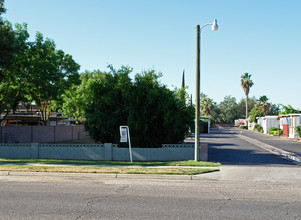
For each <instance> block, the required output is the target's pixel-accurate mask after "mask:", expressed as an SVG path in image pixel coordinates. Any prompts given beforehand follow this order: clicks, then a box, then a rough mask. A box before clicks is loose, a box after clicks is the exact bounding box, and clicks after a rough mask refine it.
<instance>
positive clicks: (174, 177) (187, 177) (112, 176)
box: [0, 171, 204, 180]
mask: <svg viewBox="0 0 301 220" xmlns="http://www.w3.org/2000/svg"><path fill="white" fill-rule="evenodd" d="M0 176H23V177H25V176H27V177H30V176H47V177H87V176H88V177H90V178H91V177H93V178H100V179H102V178H105V179H161V180H202V179H204V178H203V177H202V174H198V175H158V174H103V173H50V172H16V171H0Z"/></svg>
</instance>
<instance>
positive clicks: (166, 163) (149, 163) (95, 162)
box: [0, 158, 221, 167]
mask: <svg viewBox="0 0 301 220" xmlns="http://www.w3.org/2000/svg"><path fill="white" fill-rule="evenodd" d="M0 163H24V164H26V163H39V164H82V165H120V166H200V167H218V166H221V164H220V163H213V162H204V161H194V160H184V161H142V162H133V163H131V162H127V161H100V160H57V159H4V158H1V159H0Z"/></svg>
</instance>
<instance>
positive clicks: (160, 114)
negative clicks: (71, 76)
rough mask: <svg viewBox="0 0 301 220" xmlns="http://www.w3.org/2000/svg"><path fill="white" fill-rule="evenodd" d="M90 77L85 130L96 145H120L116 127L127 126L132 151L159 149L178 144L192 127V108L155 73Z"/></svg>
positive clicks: (124, 69)
mask: <svg viewBox="0 0 301 220" xmlns="http://www.w3.org/2000/svg"><path fill="white" fill-rule="evenodd" d="M109 68H110V70H111V71H110V72H109V73H106V72H104V73H101V72H98V73H97V74H92V78H91V79H90V81H91V82H90V83H89V85H88V86H87V87H86V90H87V91H89V93H90V101H88V104H87V105H86V107H85V113H86V122H85V127H86V129H87V130H88V132H89V134H90V136H91V137H93V138H94V139H95V140H96V141H99V142H113V143H119V126H120V125H128V126H129V127H130V132H131V141H132V144H133V146H135V147H161V145H162V144H163V143H180V142H181V141H183V139H184V135H185V134H186V132H187V131H188V128H189V124H191V123H193V118H194V108H193V107H191V106H186V104H185V102H183V101H181V100H180V99H179V98H178V97H177V96H176V94H175V92H173V91H170V90H169V89H167V88H166V86H165V85H162V84H161V83H160V82H159V77H160V76H161V73H157V72H156V71H154V70H150V71H143V72H142V73H141V74H136V76H135V79H134V81H132V80H131V79H130V78H129V73H130V72H131V71H132V68H129V67H122V68H121V69H119V70H115V69H113V67H112V66H109Z"/></svg>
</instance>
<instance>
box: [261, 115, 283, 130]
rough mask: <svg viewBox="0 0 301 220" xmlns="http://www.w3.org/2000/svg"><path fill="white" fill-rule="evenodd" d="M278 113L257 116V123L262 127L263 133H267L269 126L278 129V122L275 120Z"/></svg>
mask: <svg viewBox="0 0 301 220" xmlns="http://www.w3.org/2000/svg"><path fill="white" fill-rule="evenodd" d="M277 118H278V115H267V116H264V117H257V118H256V119H257V124H259V125H260V126H261V127H262V128H263V133H264V134H268V133H269V130H270V128H271V127H276V128H279V129H280V123H279V121H278V120H277Z"/></svg>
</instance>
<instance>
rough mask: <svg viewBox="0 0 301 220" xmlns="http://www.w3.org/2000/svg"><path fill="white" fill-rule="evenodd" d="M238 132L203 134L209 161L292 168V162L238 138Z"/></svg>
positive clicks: (223, 131) (214, 131) (225, 163)
mask: <svg viewBox="0 0 301 220" xmlns="http://www.w3.org/2000/svg"><path fill="white" fill-rule="evenodd" d="M235 131H236V130H233V129H224V130H222V131H218V130H213V131H212V133H211V134H201V142H204V143H208V160H209V161H213V162H220V163H222V164H223V165H255V166H292V165H294V164H293V163H292V162H290V161H288V160H285V159H283V158H281V157H279V156H276V155H273V154H271V153H270V152H268V151H266V150H264V149H262V148H259V147H257V146H256V145H254V144H252V143H249V142H247V141H245V140H243V139H241V138H239V137H238V136H237V132H235Z"/></svg>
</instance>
